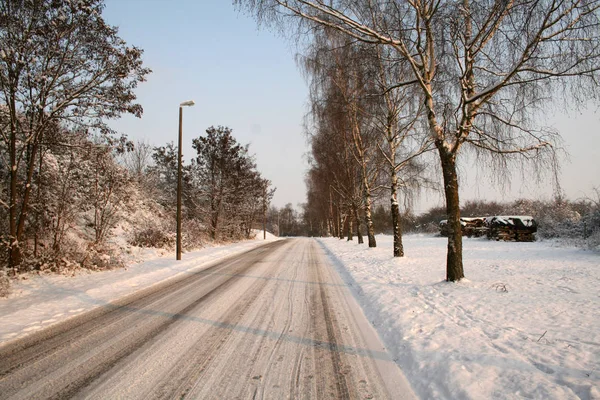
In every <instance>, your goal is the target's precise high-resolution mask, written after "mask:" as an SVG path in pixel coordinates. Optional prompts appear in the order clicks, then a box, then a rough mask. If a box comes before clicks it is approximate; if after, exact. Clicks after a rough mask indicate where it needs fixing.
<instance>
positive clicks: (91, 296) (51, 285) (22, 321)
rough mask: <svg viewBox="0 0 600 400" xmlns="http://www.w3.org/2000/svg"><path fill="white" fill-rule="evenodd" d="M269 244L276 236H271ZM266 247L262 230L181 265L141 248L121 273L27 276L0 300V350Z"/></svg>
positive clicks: (169, 254)
mask: <svg viewBox="0 0 600 400" xmlns="http://www.w3.org/2000/svg"><path fill="white" fill-rule="evenodd" d="M269 240H278V238H277V237H275V236H273V235H271V234H270V233H268V232H267V241H269ZM262 243H264V241H263V235H262V231H261V232H260V235H259V234H257V236H256V237H255V238H254V239H253V240H248V241H244V242H240V243H234V244H228V245H223V246H215V247H208V248H204V249H202V250H198V251H193V252H189V253H184V254H183V255H182V260H181V261H175V253H174V252H173V251H171V252H167V251H164V250H157V249H143V250H140V251H138V252H134V253H135V254H134V256H132V258H133V259H137V261H138V262H137V263H136V262H132V263H131V264H130V265H128V266H127V267H126V268H122V269H115V270H109V271H101V272H79V273H77V274H75V275H74V276H64V275H52V274H42V275H36V274H29V275H25V276H23V278H25V279H21V280H19V281H17V282H15V281H13V282H12V286H11V294H10V295H9V297H8V298H0V346H1V345H3V344H5V343H7V342H8V341H10V340H13V339H17V338H20V337H23V336H25V335H27V334H29V333H31V332H34V331H37V330H40V329H42V328H46V327H48V326H49V325H52V324H55V323H58V322H62V321H64V320H66V319H67V318H70V317H73V316H75V315H78V314H81V313H83V312H86V311H90V310H91V309H93V308H95V307H98V306H101V305H105V304H106V303H109V302H111V301H114V300H116V299H118V298H120V297H123V296H126V295H129V294H132V293H134V292H135V291H137V290H140V289H145V288H147V287H150V286H152V285H153V284H156V283H158V282H162V281H164V280H167V279H170V278H173V277H175V276H178V275H181V274H184V273H187V272H191V271H193V270H196V269H199V268H202V267H203V266H205V265H207V264H208V263H211V262H213V261H215V260H217V259H219V258H223V257H227V256H231V255H233V254H238V253H241V252H244V251H247V250H250V249H252V248H254V247H257V246H259V245H261V244H262ZM140 261H142V262H140Z"/></svg>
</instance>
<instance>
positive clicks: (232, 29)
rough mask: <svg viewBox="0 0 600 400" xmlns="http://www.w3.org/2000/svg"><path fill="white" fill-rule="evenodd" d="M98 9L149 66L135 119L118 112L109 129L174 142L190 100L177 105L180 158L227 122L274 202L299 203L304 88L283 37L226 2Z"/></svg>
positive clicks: (153, 1) (151, 2)
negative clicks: (270, 188)
mask: <svg viewBox="0 0 600 400" xmlns="http://www.w3.org/2000/svg"><path fill="white" fill-rule="evenodd" d="M103 15H104V18H105V20H106V21H107V22H108V23H110V24H111V25H116V26H118V27H119V34H120V36H121V37H122V38H124V39H125V40H126V41H127V42H128V43H129V44H133V45H136V46H138V47H140V48H142V49H144V62H145V64H146V66H148V67H149V68H151V69H152V70H153V72H152V74H151V75H150V76H149V77H148V82H145V83H143V84H142V85H140V87H139V89H138V90H137V94H138V101H139V102H140V103H141V104H142V106H143V107H144V115H143V117H142V119H141V120H138V119H136V118H133V117H125V118H122V119H121V120H119V121H117V122H116V123H114V124H113V125H114V127H115V128H117V129H119V130H120V131H122V132H123V133H126V134H128V135H129V136H130V137H131V138H133V139H147V140H148V141H149V142H150V143H152V144H153V145H163V144H165V143H167V142H169V141H174V142H175V143H177V128H178V106H179V103H181V102H182V101H185V100H194V101H195V102H196V105H195V106H194V107H186V108H184V116H183V136H184V159H185V160H186V162H188V161H189V159H190V158H191V157H192V156H193V149H192V148H191V143H192V138H195V137H198V136H199V135H202V134H204V131H205V130H206V128H208V127H209V126H211V125H214V126H217V125H224V126H228V127H230V128H232V129H233V134H234V136H235V137H236V139H237V140H238V141H240V142H241V143H244V144H246V143H250V151H251V152H253V153H254V154H256V160H257V164H258V168H259V170H260V171H261V173H262V174H263V176H264V177H265V178H267V179H270V180H271V181H272V182H273V184H274V185H275V186H276V187H277V192H276V194H275V199H274V204H276V205H277V206H282V205H284V204H286V203H288V202H290V203H293V204H296V203H298V202H303V201H304V199H305V188H304V180H303V177H304V171H305V170H306V163H305V161H304V153H305V152H306V146H305V142H306V141H305V137H304V134H303V130H302V118H303V115H304V113H305V104H306V97H307V89H306V85H305V83H304V80H303V78H302V76H301V74H300V73H299V71H298V69H297V68H296V64H295V62H294V52H293V49H291V48H290V46H289V45H288V44H287V43H286V42H285V41H284V40H283V39H281V38H279V37H277V36H276V35H274V34H272V33H271V32H268V31H265V30H262V31H259V30H258V29H257V26H256V23H255V22H254V20H252V19H251V18H248V17H246V16H244V15H241V14H238V12H237V11H235V10H234V8H233V6H232V5H231V3H230V2H229V1H228V0H200V1H193V0H192V1H166V0H107V1H106V9H105V11H104V14H103Z"/></svg>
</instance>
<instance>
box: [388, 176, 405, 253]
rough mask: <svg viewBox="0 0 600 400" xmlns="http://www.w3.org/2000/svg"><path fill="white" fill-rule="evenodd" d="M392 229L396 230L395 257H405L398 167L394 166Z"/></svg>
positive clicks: (391, 199) (391, 198)
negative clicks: (399, 200) (399, 202)
mask: <svg viewBox="0 0 600 400" xmlns="http://www.w3.org/2000/svg"><path fill="white" fill-rule="evenodd" d="M391 173H392V176H391V181H392V182H391V183H392V195H391V197H390V202H391V203H392V229H393V232H394V257H404V246H403V245H402V227H401V226H400V205H399V204H398V176H397V175H396V169H395V168H394V167H392V171H391Z"/></svg>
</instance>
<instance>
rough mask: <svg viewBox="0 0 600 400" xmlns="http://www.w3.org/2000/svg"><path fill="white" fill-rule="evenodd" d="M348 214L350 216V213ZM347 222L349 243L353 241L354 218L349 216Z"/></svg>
mask: <svg viewBox="0 0 600 400" xmlns="http://www.w3.org/2000/svg"><path fill="white" fill-rule="evenodd" d="M348 214H350V213H348ZM346 221H347V222H348V225H347V227H348V241H350V240H353V237H352V216H351V215H348V217H346Z"/></svg>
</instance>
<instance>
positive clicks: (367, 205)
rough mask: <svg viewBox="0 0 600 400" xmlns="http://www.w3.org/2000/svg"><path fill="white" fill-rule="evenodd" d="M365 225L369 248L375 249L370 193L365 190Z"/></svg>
mask: <svg viewBox="0 0 600 400" xmlns="http://www.w3.org/2000/svg"><path fill="white" fill-rule="evenodd" d="M364 190H365V193H364V197H365V225H366V226H367V237H368V238H369V247H377V241H376V240H375V229H374V228H373V218H372V217H371V192H370V191H369V190H368V189H367V188H365V189H364Z"/></svg>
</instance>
